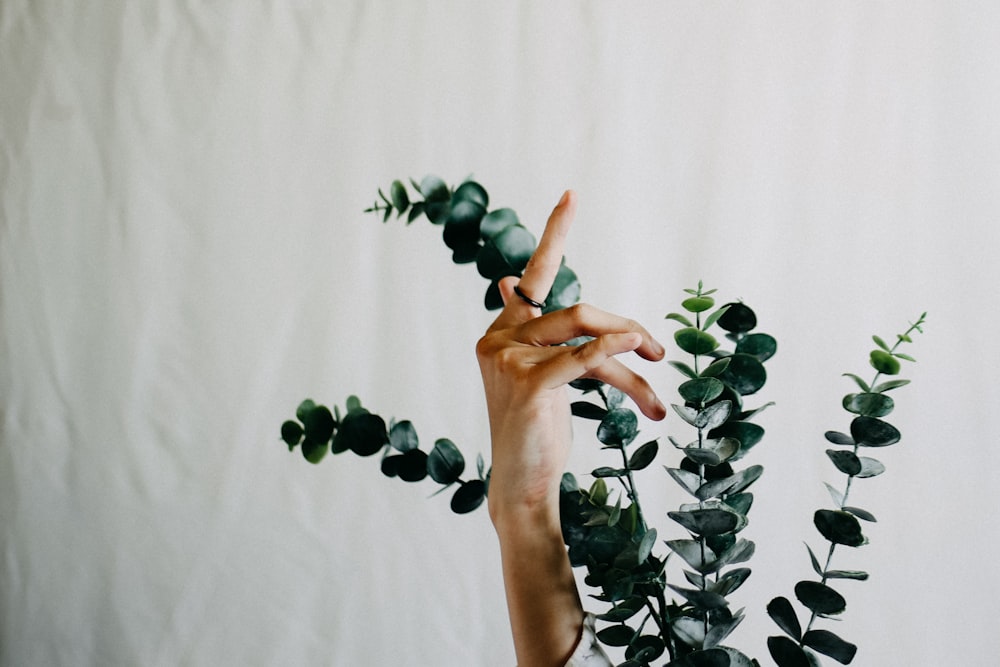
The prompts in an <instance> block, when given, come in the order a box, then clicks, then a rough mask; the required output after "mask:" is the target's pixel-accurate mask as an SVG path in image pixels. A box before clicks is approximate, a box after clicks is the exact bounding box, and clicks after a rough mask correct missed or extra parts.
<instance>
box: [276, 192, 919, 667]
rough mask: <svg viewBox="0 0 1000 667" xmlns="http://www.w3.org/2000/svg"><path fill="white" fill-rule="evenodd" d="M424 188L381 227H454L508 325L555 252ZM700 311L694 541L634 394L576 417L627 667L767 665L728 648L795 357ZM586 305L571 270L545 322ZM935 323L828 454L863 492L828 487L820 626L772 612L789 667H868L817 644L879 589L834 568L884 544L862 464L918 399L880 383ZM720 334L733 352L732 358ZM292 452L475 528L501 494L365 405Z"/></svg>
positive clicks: (602, 579) (587, 493)
mask: <svg viewBox="0 0 1000 667" xmlns="http://www.w3.org/2000/svg"><path fill="white" fill-rule="evenodd" d="M409 186H410V188H412V190H413V191H414V192H413V193H412V194H411V192H410V190H409V189H408V188H407V185H406V184H404V183H403V182H402V181H394V182H393V183H392V184H391V185H390V187H389V188H388V190H389V192H388V194H386V193H385V192H384V191H383V190H381V189H380V190H379V191H378V198H377V199H376V201H375V202H374V204H373V205H372V206H371V207H369V208H368V209H366V212H369V213H376V214H378V215H380V216H381V218H382V220H383V221H385V222H388V221H389V220H390V219H391V218H392V217H393V215H395V217H396V218H403V217H405V219H406V221H407V224H410V223H412V222H413V221H415V220H417V219H419V218H420V217H425V218H427V220H429V221H430V222H431V223H433V224H435V225H439V226H441V227H443V234H442V235H443V239H444V242H445V244H446V245H447V246H448V247H449V248H450V249H451V251H452V260H453V261H454V262H455V263H457V264H467V263H475V265H476V268H477V270H478V272H479V274H480V275H481V276H482V277H483V278H485V279H486V280H488V281H489V284H488V287H487V289H486V293H485V297H484V305H485V306H486V308H487V309H490V310H493V309H497V308H500V307H502V305H503V303H502V300H501V298H500V291H499V288H498V282H499V281H500V279H502V278H504V277H505V276H508V275H515V276H519V275H520V274H521V272H522V271H523V270H524V268H525V266H526V264H527V262H528V259H529V258H530V257H531V255H532V254H533V253H534V251H535V248H536V245H537V244H536V241H535V238H534V236H533V235H532V234H531V232H530V231H529V230H528V229H527V228H525V227H524V226H523V225H521V223H520V221H519V219H518V217H517V214H516V213H515V212H514V211H513V210H511V209H509V208H499V209H494V210H492V211H491V210H489V209H488V206H489V197H488V195H487V193H486V190H485V189H484V188H483V186H482V185H480V184H479V183H477V182H475V181H472V180H466V181H465V182H463V183H461V184H460V185H458V186H457V187H455V188H450V187H448V186H447V185H446V184H445V182H444V181H443V180H441V179H440V178H438V177H436V176H427V177H425V178H424V179H423V180H421V181H420V182H419V183H418V182H416V181H413V180H411V181H410V182H409ZM685 293H686V297H685V298H684V299H683V300H682V302H681V308H680V310H679V312H672V313H669V314H668V315H667V316H666V317H667V319H670V320H673V321H675V322H676V323H677V324H678V325H679V328H678V329H677V331H676V332H675V333H674V341H675V343H676V345H677V348H678V349H679V351H680V352H681V353H683V354H684V355H685V357H684V359H683V360H673V361H670V362H669V364H670V365H671V366H672V367H673V368H674V369H676V370H677V371H678V372H679V373H680V375H681V382H680V384H679V386H678V388H677V391H678V401H677V402H676V403H674V404H672V408H673V410H674V412H675V413H676V414H677V415H678V416H679V417H680V418H681V421H682V422H683V424H684V425H685V428H686V429H687V431H686V432H687V435H684V436H677V437H674V436H668V438H667V440H668V441H669V442H670V444H671V445H672V446H673V448H674V450H675V451H676V453H677V456H678V459H677V461H676V463H674V464H672V465H671V464H666V465H664V466H663V468H664V470H665V472H666V477H665V479H666V478H669V479H671V480H672V481H673V482H674V483H676V484H677V485H678V486H679V487H680V488H681V489H682V490H683V491H684V493H686V494H687V495H688V496H690V502H686V503H683V504H681V505H680V506H679V507H678V508H677V509H676V510H674V511H669V512H667V513H666V517H667V518H669V519H671V520H672V521H673V523H674V524H675V525H676V527H677V529H679V531H680V533H679V534H678V535H676V536H672V538H671V539H666V540H663V541H661V540H659V539H658V533H657V530H656V528H655V527H653V526H652V525H650V524H651V520H650V519H651V517H650V515H649V514H648V513H647V511H644V508H643V506H642V504H641V502H640V500H639V493H638V488H637V483H636V476H635V474H634V473H636V472H638V471H640V470H643V469H646V468H648V467H650V466H651V465H652V464H653V463H654V461H655V460H656V459H657V457H658V456H659V455H660V454H661V452H660V445H659V440H658V439H655V438H654V439H651V440H646V441H645V442H642V443H641V444H639V445H637V446H636V445H635V442H636V441H637V439H638V436H639V428H638V424H639V422H638V417H637V416H636V414H635V412H634V411H633V410H632V409H631V408H629V407H627V406H626V404H625V400H626V397H625V396H624V394H623V393H622V392H620V391H619V390H617V389H615V388H614V387H609V386H607V385H605V384H603V383H601V382H599V381H596V380H590V379H581V380H577V381H574V382H572V383H571V386H572V387H573V388H575V389H576V390H578V391H579V392H580V397H579V399H578V400H574V401H573V402H572V404H571V411H572V414H573V415H574V416H575V417H577V418H580V419H585V420H592V421H596V422H597V427H596V438H597V440H598V442H600V443H601V446H602V449H604V450H606V451H608V452H609V454H610V455H611V456H612V457H613V459H614V460H613V461H612V462H611V465H605V466H600V467H598V468H596V469H594V470H592V471H591V472H590V476H592V477H593V480H594V481H593V482H592V483H591V484H590V485H589V486H587V488H583V487H581V486H580V485H579V483H578V481H577V479H576V477H575V476H574V475H572V474H571V473H566V474H565V475H564V476H563V479H562V483H561V486H560V513H561V524H562V534H563V540H564V541H565V543H566V546H567V549H568V554H569V559H570V562H571V564H572V565H573V566H574V567H584V568H586V572H587V574H586V577H585V579H584V581H585V583H586V584H587V585H588V586H590V587H592V588H593V589H594V592H593V593H592V595H591V597H592V598H594V599H596V600H598V601H600V602H602V603H603V605H604V608H603V610H602V611H600V612H599V613H597V618H598V619H599V620H600V621H602V625H603V627H601V629H600V630H598V632H597V638H598V640H599V641H600V642H601V643H603V644H605V645H607V646H615V647H623V648H624V653H625V661H624V662H623V663H621V665H620V666H619V667H641V666H644V665H651V664H654V661H661V662H659V663H657V664H662V665H666V666H667V667H726V666H731V667H748V666H751V665H759V663H758V661H757V660H755V659H753V658H751V657H749V656H747V655H745V654H744V653H742V652H741V651H739V650H738V649H736V648H734V647H731V646H727V645H725V644H724V641H725V640H726V638H727V637H729V635H730V634H731V633H732V631H733V630H734V629H735V628H736V627H737V626H738V625H739V624H740V622H741V621H742V620H743V618H744V617H745V615H744V610H743V609H742V608H741V609H738V610H736V611H733V610H732V609H731V608H730V599H729V598H730V596H731V595H732V594H734V593H735V592H736V591H737V590H738V589H739V588H740V587H741V586H742V584H743V583H744V582H745V581H746V580H747V578H748V577H749V576H750V574H751V570H750V568H749V567H747V566H746V565H745V563H747V562H748V561H749V560H750V559H751V557H752V556H753V554H754V549H755V547H754V543H753V542H752V541H751V540H749V539H747V538H744V537H742V536H740V533H741V532H742V531H743V529H744V528H746V526H747V525H748V523H749V519H748V514H749V511H750V508H751V506H752V504H753V494H752V493H751V492H750V491H749V488H750V487H751V486H752V485H753V484H754V483H755V482H757V481H758V479H760V477H761V476H762V474H763V472H764V469H763V466H761V465H756V464H755V465H749V466H747V467H744V468H737V467H736V465H737V464H739V463H740V462H741V461H742V460H743V458H744V457H745V456H747V455H748V454H749V453H750V450H751V449H752V448H753V447H754V446H755V445H757V444H758V443H759V442H761V440H762V438H763V436H764V429H763V427H761V426H760V425H759V424H757V423H755V422H754V421H752V420H753V418H754V417H755V416H756V415H757V414H759V413H760V412H761V411H762V410H764V409H765V408H767V407H770V406H771V405H773V403H772V402H766V403H762V404H759V405H757V406H756V407H748V406H746V405H744V399H745V398H746V397H749V396H754V395H756V394H757V392H758V391H759V390H761V389H762V388H763V387H764V385H765V383H766V381H767V371H766V369H765V366H764V363H765V362H766V361H767V360H768V359H770V358H771V357H772V356H773V355H774V354H775V353H776V351H777V342H776V341H775V339H774V338H773V337H772V336H770V335H768V334H766V333H762V332H759V331H756V327H757V317H756V314H755V313H754V311H753V310H752V309H751V308H750V307H749V306H747V305H746V304H744V303H742V302H740V301H730V302H727V303H725V304H723V305H721V306H717V304H716V300H715V296H714V295H715V293H716V290H714V289H705V288H704V286H703V285H702V283H701V282H699V283H698V285H697V287H695V288H691V289H687V290H685ZM579 297H580V283H579V280H578V278H577V275H576V273H575V272H574V271H573V270H572V269H570V268H569V267H568V266H567V265H566V264H565V262H564V263H563V265H562V266H561V267H560V269H559V273H558V275H557V277H556V279H555V282H554V284H553V286H552V289H551V292H550V293H549V295H548V296H547V298H546V299H545V303H546V306H545V312H551V311H554V310H558V309H560V308H565V307H568V306H570V305H573V304H574V303H576V302H577V301H578V300H579ZM925 315H926V314H925ZM925 315H921V317H920V318H919V319H918V321H917V322H916V323H914V324H913V325H911V326H910V328H909V329H908V330H907V331H906V332H905V333H903V334H900V335H899V336H897V340H896V343H895V344H894V345H893V346H892V347H889V346H888V345H887V344H886V343H885V342H884V341H883V340H882V339H881V338H879V337H877V336H876V337H874V341H875V343H876V346H877V348H876V349H875V350H873V351H872V353H871V355H870V363H871V365H872V366H873V367H874V369H875V371H876V375H875V377H874V379H873V380H872V381H871V382H865V381H864V380H862V379H861V378H860V377H859V376H858V375H855V374H846V375H847V376H848V377H850V378H851V379H852V380H853V381H854V382H855V383H856V384H857V386H858V388H859V389H860V391H859V392H855V393H851V394H848V395H847V396H846V397H845V398H844V400H843V406H844V408H845V409H846V410H847V411H848V412H850V413H852V414H853V415H854V417H853V419H852V422H851V425H850V429H849V430H850V435H848V434H846V433H841V432H838V431H828V432H827V433H826V440H827V441H829V442H830V443H832V444H834V445H836V446H838V447H842V448H844V449H828V450H827V452H826V453H827V456H828V458H829V460H830V461H831V462H832V463H833V465H834V466H835V467H836V468H837V470H839V471H840V472H842V473H843V474H845V475H846V476H847V479H846V483H845V487H844V490H843V491H841V490H838V489H835V488H833V487H832V486H829V485H828V488H829V489H830V492H831V496H832V498H833V501H834V509H820V510H817V511H816V513H815V515H814V523H815V525H816V527H817V529H818V531H819V532H820V534H821V535H822V537H823V538H824V539H825V540H826V541H827V542H829V547H828V549H827V555H826V559H825V562H824V563H823V564H822V565H821V564H820V560H819V559H818V558H817V556H816V555H815V552H813V550H812V548H811V547H808V546H807V550H808V554H809V557H810V560H811V562H812V565H813V568H814V570H815V571H816V574H817V576H818V577H819V581H803V582H799V583H798V584H796V585H795V587H794V591H795V597H796V598H797V599H798V601H799V602H800V603H801V604H802V605H803V606H804V607H805V609H806V610H807V611H808V612H809V620H808V621H807V623H806V627H805V630H803V629H802V626H801V624H800V622H799V620H798V616H797V614H796V612H795V609H794V606H793V604H792V603H791V602H790V601H789V599H788V598H785V597H776V598H774V599H773V600H771V602H770V603H769V604H768V605H767V608H766V611H767V613H768V614H769V615H770V617H771V618H772V619H774V621H775V622H776V623H777V625H778V627H779V628H780V629H781V630H782V631H784V633H785V634H784V635H777V636H773V637H769V638H768V649H769V652H770V654H771V657H772V659H773V660H774V661H775V663H776V664H777V665H778V667H798V666H799V665H804V666H806V667H812V666H814V665H818V664H820V663H819V658H818V657H817V655H816V653H817V652H818V653H821V654H825V655H827V656H829V657H831V658H833V659H835V660H837V661H838V662H841V663H843V664H849V663H850V662H851V661H852V660H853V659H854V656H855V653H856V651H857V648H856V646H855V645H853V644H851V643H849V642H847V641H845V640H843V639H841V638H840V637H839V636H837V635H835V634H834V633H832V632H830V631H828V630H825V629H819V628H814V627H813V626H814V624H815V623H816V622H817V621H818V620H825V619H829V618H832V617H834V616H835V615H837V614H839V613H840V612H842V611H843V610H844V608H845V606H846V603H845V602H844V600H843V597H842V596H841V595H840V593H838V592H837V591H835V590H834V589H833V587H832V586H831V585H830V580H834V579H851V580H864V579H867V578H868V575H867V573H865V572H861V571H848V570H837V569H833V568H832V559H833V555H834V551H835V549H836V547H837V546H838V545H843V546H850V547H858V546H861V545H863V544H865V543H866V542H867V538H865V536H864V535H863V533H862V530H861V526H860V523H859V521H874V520H875V518H874V516H872V515H871V513H869V512H868V511H866V510H863V509H860V508H858V507H854V506H851V505H848V504H847V500H848V496H849V494H850V491H851V487H852V483H853V481H854V480H855V479H865V478H870V477H875V476H877V475H878V474H880V473H881V472H882V471H883V470H884V469H885V468H884V466H883V465H882V464H881V463H880V462H879V461H877V460H876V459H874V458H871V457H868V456H861V455H859V452H860V451H861V450H860V448H861V447H865V448H871V447H885V446H888V445H891V444H894V443H896V442H898V441H899V439H900V434H899V431H898V430H897V429H896V428H895V427H894V426H892V425H891V424H889V423H888V422H886V421H884V420H883V419H882V417H884V416H886V415H888V414H889V412H891V411H892V409H893V407H894V402H893V399H892V398H891V396H889V395H887V392H889V391H891V390H894V389H897V388H899V387H902V386H904V385H905V384H907V382H908V381H907V380H902V379H889V380H884V381H881V382H880V381H879V380H880V378H881V377H882V376H883V375H886V376H895V375H896V374H898V372H899V370H900V363H899V362H900V360H904V361H913V359H912V357H909V356H908V355H906V354H903V353H901V352H900V351H899V350H898V348H899V346H900V345H901V344H903V343H909V342H911V341H912V339H911V335H912V334H913V333H914V332H917V331H921V326H922V325H923V323H924V320H925ZM719 330H721V331H722V334H721V337H722V338H723V339H724V340H725V341H727V343H728V345H724V344H723V343H721V342H720V340H719V338H720V336H719V335H717V334H718V331H719ZM582 340H583V339H579V340H574V341H569V342H568V343H567V344H568V345H573V344H579V343H580V342H582ZM281 438H282V440H283V441H284V442H285V443H286V444H287V445H288V448H289V450H294V449H295V448H296V447H300V449H301V451H302V454H303V456H304V457H305V458H306V459H307V460H308V461H309V462H311V463H319V462H320V461H321V460H322V459H323V458H324V457H325V456H326V455H327V453H330V452H332V453H333V454H340V453H343V452H346V451H348V450H350V451H353V452H354V453H355V454H357V455H359V456H374V455H375V454H381V457H380V459H381V470H382V473H383V474H384V475H385V476H387V477H391V478H393V477H394V478H398V479H400V480H402V481H405V482H419V481H421V480H423V479H425V478H427V477H430V478H431V479H432V480H433V481H434V482H436V483H437V484H438V485H440V491H439V492H443V491H445V490H449V489H452V488H453V487H454V491H453V492H452V495H451V503H450V504H451V509H452V510H453V511H454V512H456V513H459V514H463V513H467V512H471V511H473V510H475V509H476V508H477V507H479V505H481V504H482V502H483V500H484V499H485V498H486V495H487V494H488V492H489V470H488V468H487V466H486V463H485V461H484V460H483V457H482V455H478V456H477V458H476V471H475V474H474V475H468V474H467V473H466V459H465V456H464V455H463V454H462V452H461V450H460V449H459V448H458V447H457V446H456V445H455V443H453V442H452V441H451V440H449V439H447V438H439V439H437V440H435V442H434V444H433V446H432V447H430V448H429V450H425V449H422V448H421V443H420V439H419V437H418V435H417V431H416V429H415V427H414V426H413V424H412V422H410V421H409V420H402V421H395V420H389V421H388V423H387V422H386V420H385V419H384V418H383V417H381V416H379V415H377V414H374V413H372V412H370V411H369V410H367V409H366V408H365V407H363V406H362V404H361V401H360V400H359V399H358V398H357V397H355V396H350V397H349V398H348V399H347V401H346V404H345V407H344V410H343V411H341V409H340V408H339V407H337V406H334V408H333V410H332V411H331V410H330V409H329V408H327V407H326V406H324V405H319V404H316V403H315V402H313V401H312V400H310V399H307V400H305V401H302V402H301V403H300V404H299V406H298V409H297V410H296V419H294V420H288V421H286V422H284V423H283V424H282V426H281ZM463 476H465V477H464V478H463ZM609 482H611V485H609ZM663 547H666V549H665V550H664V549H663ZM673 557H676V558H677V559H679V561H680V562H681V563H682V565H681V572H682V575H683V577H684V582H683V583H677V582H672V581H668V577H669V576H670V575H669V574H668V571H667V565H668V561H670V559H671V558H673Z"/></svg>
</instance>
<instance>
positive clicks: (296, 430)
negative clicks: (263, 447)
mask: <svg viewBox="0 0 1000 667" xmlns="http://www.w3.org/2000/svg"><path fill="white" fill-rule="evenodd" d="M302 434H303V430H302V426H300V425H299V423H298V422H296V421H292V420H290V419H289V420H288V421H286V422H285V423H283V424H282V425H281V439H282V440H284V441H285V444H286V445H288V448H289V449H291V448H292V447H294V446H295V445H297V444H299V441H300V440H302Z"/></svg>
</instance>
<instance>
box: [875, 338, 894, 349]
mask: <svg viewBox="0 0 1000 667" xmlns="http://www.w3.org/2000/svg"><path fill="white" fill-rule="evenodd" d="M872 340H873V341H875V344H876V345H878V346H879V347H880V348H882V349H883V350H885V351H886V352H891V351H892V350H890V349H889V346H888V345H886V344H885V341H884V340H882V339H881V338H879V337H878V336H872Z"/></svg>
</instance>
